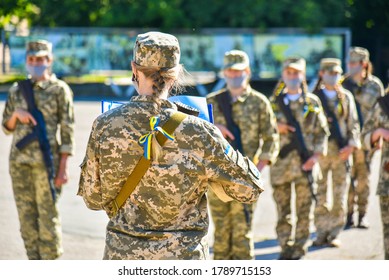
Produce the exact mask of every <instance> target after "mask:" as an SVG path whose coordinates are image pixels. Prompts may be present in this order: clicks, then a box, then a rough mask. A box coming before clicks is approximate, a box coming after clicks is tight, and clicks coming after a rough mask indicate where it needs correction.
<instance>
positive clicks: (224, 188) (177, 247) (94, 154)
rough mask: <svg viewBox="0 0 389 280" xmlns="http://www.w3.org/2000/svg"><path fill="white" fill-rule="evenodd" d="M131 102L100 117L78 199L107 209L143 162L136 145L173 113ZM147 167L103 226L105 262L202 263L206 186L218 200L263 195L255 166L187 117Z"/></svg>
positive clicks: (146, 100) (148, 102)
mask: <svg viewBox="0 0 389 280" xmlns="http://www.w3.org/2000/svg"><path fill="white" fill-rule="evenodd" d="M159 101H160V102H161V108H162V109H161V110H159V109H158V107H157V106H156V104H155V103H154V102H153V97H151V96H135V97H133V98H132V99H131V101H130V102H129V103H128V104H125V105H123V106H121V107H118V108H115V109H113V110H110V111H108V112H106V113H104V114H102V115H101V116H99V117H98V118H97V119H96V120H95V122H94V123H93V126H92V131H91V134H90V138H89V142H88V145H87V150H86V155H85V159H84V161H83V163H82V164H81V176H80V183H79V191H78V195H81V196H83V198H84V201H85V203H86V205H87V207H89V208H90V209H93V210H101V209H106V208H107V206H108V205H109V203H110V202H111V201H112V199H114V198H115V197H116V195H117V194H118V192H119V191H120V189H121V187H122V186H123V185H124V183H125V181H126V180H127V177H128V175H129V174H130V172H132V170H133V169H134V167H135V165H136V164H137V162H138V160H139V158H140V157H141V156H142V155H143V147H142V146H140V145H139V144H138V139H139V138H140V137H141V136H142V135H144V134H146V133H148V132H149V131H150V126H149V119H150V118H151V117H152V116H159V117H160V119H161V125H163V123H164V122H165V121H166V120H167V119H168V118H169V117H170V116H171V115H172V114H173V113H174V112H175V111H176V106H175V105H174V104H172V103H170V102H169V101H167V100H162V99H161V100H159ZM174 136H175V139H174V141H170V140H169V141H167V142H166V144H165V145H164V146H163V148H162V149H161V155H160V157H159V158H154V159H153V160H152V164H151V167H150V168H149V169H148V171H147V172H146V174H145V175H144V177H143V178H142V180H141V181H140V183H139V184H138V186H137V187H136V189H135V190H134V192H133V193H132V194H131V196H130V197H129V198H128V199H127V201H126V202H125V204H124V205H123V207H122V208H121V209H120V210H119V212H118V214H117V215H116V216H114V217H112V218H111V219H110V221H109V223H108V225H107V237H106V246H105V252H104V259H206V258H208V254H209V253H208V251H209V250H208V244H207V231H208V225H209V221H208V212H207V211H208V210H207V198H206V192H207V191H208V189H209V187H211V188H212V189H213V190H214V191H215V193H216V195H218V196H219V197H221V198H222V199H224V200H226V201H228V200H237V201H240V202H244V203H254V202H255V201H256V200H257V199H258V196H259V194H260V193H261V192H262V184H263V182H262V179H261V175H260V173H259V172H258V170H257V169H256V167H255V165H254V164H253V163H252V162H251V161H249V160H248V159H247V158H245V157H243V156H242V155H241V154H240V153H239V152H236V151H234V150H233V149H232V148H231V146H230V145H229V144H228V142H227V141H226V140H225V139H224V138H223V137H222V135H221V133H220V131H219V130H218V129H217V128H216V127H215V126H214V125H212V124H210V123H208V122H205V121H203V120H201V119H199V118H197V117H194V116H188V117H187V118H186V119H185V120H184V121H183V122H182V123H181V124H180V126H179V127H178V128H177V129H176V130H175V132H174Z"/></svg>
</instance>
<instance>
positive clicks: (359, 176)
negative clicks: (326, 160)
mask: <svg viewBox="0 0 389 280" xmlns="http://www.w3.org/2000/svg"><path fill="white" fill-rule="evenodd" d="M369 56H370V55H369V51H368V50H367V49H365V48H361V47H353V48H351V49H350V52H349V61H348V68H349V73H348V74H347V75H346V77H345V79H344V81H343V83H342V84H343V87H344V88H346V89H347V90H349V91H350V92H351V93H352V94H353V95H354V98H355V103H356V109H357V113H358V118H359V123H360V128H361V129H362V128H363V123H364V119H365V118H366V117H367V115H368V113H369V112H370V111H371V110H372V109H373V106H374V104H375V103H376V101H377V98H378V97H380V96H383V95H384V88H383V85H382V82H381V81H380V80H379V79H378V78H377V77H375V76H373V75H372V64H371V62H370V58H369ZM370 156H371V155H369V154H367V153H366V152H365V151H364V150H363V149H355V150H354V152H353V170H352V176H353V178H355V180H356V181H357V185H356V187H355V189H354V188H349V194H348V213H347V221H346V228H350V227H352V226H354V220H353V218H354V217H353V214H354V207H355V206H356V205H357V206H358V208H357V209H358V219H357V221H358V224H357V227H358V228H368V227H369V224H368V222H367V219H366V211H367V205H368V198H369V175H370V170H369V165H370Z"/></svg>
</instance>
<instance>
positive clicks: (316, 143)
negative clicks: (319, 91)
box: [270, 93, 330, 185]
mask: <svg viewBox="0 0 389 280" xmlns="http://www.w3.org/2000/svg"><path fill="white" fill-rule="evenodd" d="M283 99H284V102H285V103H286V104H287V103H288V104H289V107H290V109H291V111H292V114H293V115H294V117H295V119H296V120H297V121H298V123H299V124H300V127H301V130H302V133H303V137H304V141H305V145H306V146H307V149H308V151H309V152H311V153H312V154H314V153H320V154H323V155H326V154H327V149H328V137H329V135H330V132H329V128H328V123H327V119H326V117H325V115H324V112H323V109H322V107H321V103H320V100H319V98H318V97H317V96H316V95H314V94H312V93H307V94H306V98H305V99H306V103H307V105H309V106H310V108H311V109H312V111H309V113H307V111H306V110H307V108H306V107H305V103H304V98H303V97H302V96H301V97H300V98H299V99H298V100H296V101H290V100H289V99H288V98H287V97H286V95H285V97H283ZM270 101H271V103H272V106H273V111H274V114H275V115H276V118H277V122H280V123H285V124H286V123H287V119H286V117H285V116H284V114H283V113H282V111H281V110H280V108H279V107H278V105H277V102H276V98H275V96H272V97H271V98H270ZM291 137H292V134H291V133H289V134H280V139H281V141H280V151H281V150H282V148H283V147H284V145H286V144H289V143H290V142H291V139H292V138H291ZM302 164H303V162H301V159H300V157H299V155H298V153H297V151H296V150H293V151H291V152H290V153H289V154H288V155H287V156H286V157H285V158H283V159H281V158H280V157H279V158H278V159H277V162H276V163H275V165H274V166H273V167H272V169H271V181H272V184H276V185H279V184H283V183H285V182H290V181H293V180H294V179H296V178H299V177H301V176H304V175H303V173H302V171H301V167H302Z"/></svg>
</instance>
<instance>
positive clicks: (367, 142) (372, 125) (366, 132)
mask: <svg viewBox="0 0 389 280" xmlns="http://www.w3.org/2000/svg"><path fill="white" fill-rule="evenodd" d="M383 113H384V112H382V111H381V107H380V106H379V104H378V103H377V104H376V106H375V107H374V110H372V111H371V112H370V114H369V115H368V117H367V119H366V121H365V123H364V124H363V129H362V137H361V138H362V141H363V147H364V148H365V149H367V150H370V151H371V150H373V149H374V147H373V146H372V144H371V135H372V133H373V132H374V131H375V130H376V129H377V128H379V127H380V126H379V125H380V124H379V116H380V115H382V114H383Z"/></svg>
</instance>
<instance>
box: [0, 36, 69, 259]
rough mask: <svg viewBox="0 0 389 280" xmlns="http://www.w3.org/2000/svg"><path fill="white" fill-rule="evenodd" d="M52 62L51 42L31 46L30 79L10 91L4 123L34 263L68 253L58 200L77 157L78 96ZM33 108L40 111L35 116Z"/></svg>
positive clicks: (21, 216)
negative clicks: (53, 71) (69, 166)
mask: <svg viewBox="0 0 389 280" xmlns="http://www.w3.org/2000/svg"><path fill="white" fill-rule="evenodd" d="M52 63H53V56H52V45H51V43H49V42H47V41H44V40H39V41H33V42H29V43H28V44H27V53H26V69H27V71H28V73H29V75H30V77H29V80H26V81H23V82H20V83H18V84H15V85H13V86H12V87H11V89H10V90H9V94H8V97H7V102H6V105H5V109H4V113H3V121H2V127H3V130H4V131H5V133H6V134H11V133H12V134H13V140H12V146H11V153H10V157H9V160H10V163H9V166H10V174H11V178H12V187H13V191H14V197H15V201H16V207H17V210H18V214H19V221H20V231H21V234H22V238H23V241H24V246H25V248H26V251H27V256H28V258H29V259H31V260H49V259H56V258H58V257H59V256H60V255H61V254H62V253H63V248H62V237H61V224H60V218H59V213H58V203H57V201H58V199H57V198H58V195H59V193H60V191H61V186H62V185H63V184H65V183H66V182H67V180H68V177H67V158H68V156H69V155H71V154H73V145H74V135H73V130H74V113H73V93H72V91H71V89H70V88H69V86H68V85H67V84H66V83H65V82H63V81H61V80H58V79H57V78H56V77H55V75H54V74H51V72H50V68H51V66H52ZM24 85H26V87H24ZM30 98H31V99H30ZM33 107H36V109H37V110H39V111H40V113H39V112H38V113H37V114H34V113H33V112H32V110H33ZM37 116H38V117H39V116H43V117H42V118H38V117H37ZM58 127H59V128H60V133H59V135H60V142H58V141H57V139H56V135H57V132H58ZM52 174H53V176H51V175H52Z"/></svg>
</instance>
